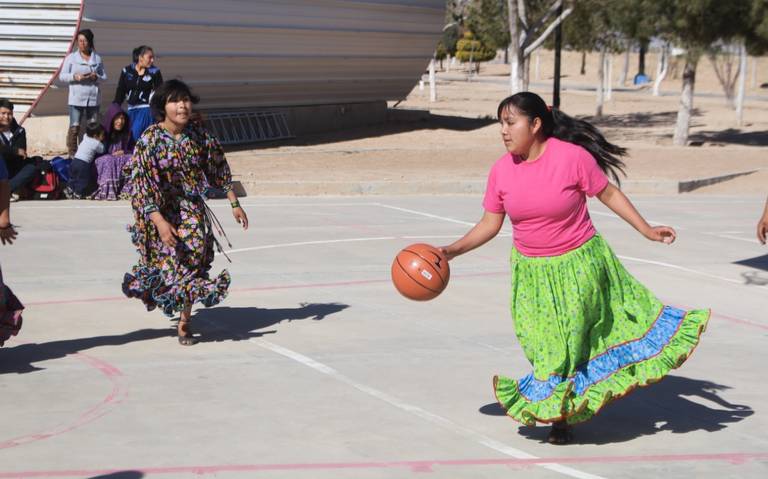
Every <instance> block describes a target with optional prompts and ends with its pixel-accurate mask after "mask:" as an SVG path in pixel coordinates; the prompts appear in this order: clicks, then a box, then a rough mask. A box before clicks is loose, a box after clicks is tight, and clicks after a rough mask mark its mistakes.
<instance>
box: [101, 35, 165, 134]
mask: <svg viewBox="0 0 768 479" xmlns="http://www.w3.org/2000/svg"><path fill="white" fill-rule="evenodd" d="M154 62H155V52H154V51H153V50H152V47H149V46H147V45H141V46H140V47H136V48H134V49H133V63H131V64H130V65H128V66H126V67H125V68H123V71H122V72H120V80H118V82H117V90H116V91H115V99H114V100H113V102H114V103H117V104H118V105H122V104H123V102H126V103H127V104H128V119H129V120H130V123H131V140H132V141H133V142H134V143H136V141H137V140H138V139H139V137H141V134H142V133H144V130H146V129H147V127H148V126H149V125H151V124H152V123H154V119H153V118H152V112H151V110H150V108H149V100H150V99H151V98H152V95H153V94H154V93H155V90H156V89H157V88H158V87H159V86H160V85H161V84H162V83H163V75H162V74H161V73H160V69H159V68H157V67H156V66H154Z"/></svg>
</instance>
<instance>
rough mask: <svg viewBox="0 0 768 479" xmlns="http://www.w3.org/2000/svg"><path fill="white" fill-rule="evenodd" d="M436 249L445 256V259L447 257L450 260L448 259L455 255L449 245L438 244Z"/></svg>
mask: <svg viewBox="0 0 768 479" xmlns="http://www.w3.org/2000/svg"><path fill="white" fill-rule="evenodd" d="M437 249H439V250H440V252H441V253H443V254H444V255H445V257H446V259H448V261H450V260H452V259H453V258H455V257H456V253H453V252H451V250H450V247H449V246H438V247H437Z"/></svg>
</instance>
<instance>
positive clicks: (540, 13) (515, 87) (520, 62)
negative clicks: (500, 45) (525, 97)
mask: <svg viewBox="0 0 768 479" xmlns="http://www.w3.org/2000/svg"><path fill="white" fill-rule="evenodd" d="M547 4H549V6H547ZM561 6H563V13H562V14H560V15H557V12H558V9H559V8H560V7H561ZM507 9H508V11H509V18H508V20H509V38H510V39H511V44H510V50H511V52H512V55H511V57H512V58H511V64H512V65H511V67H510V72H509V86H510V91H511V93H517V92H518V91H525V90H527V89H528V70H529V68H528V64H529V61H528V60H529V59H530V56H531V53H533V52H534V51H535V50H536V49H537V48H539V47H540V46H541V44H542V43H543V42H544V41H545V40H546V39H547V37H548V36H549V35H550V34H551V33H552V32H553V31H554V30H555V27H556V26H557V25H558V24H560V23H562V21H563V20H564V19H565V18H567V17H568V15H570V14H571V12H573V6H572V5H571V2H566V1H565V0H555V1H553V2H551V3H550V2H546V1H544V0H507ZM548 22H549V23H548Z"/></svg>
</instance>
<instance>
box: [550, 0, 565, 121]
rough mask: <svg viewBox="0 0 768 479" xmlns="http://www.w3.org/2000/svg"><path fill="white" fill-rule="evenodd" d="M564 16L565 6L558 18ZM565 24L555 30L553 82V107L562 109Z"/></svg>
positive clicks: (561, 7)
mask: <svg viewBox="0 0 768 479" xmlns="http://www.w3.org/2000/svg"><path fill="white" fill-rule="evenodd" d="M562 15H563V4H562V3H561V4H560V6H559V7H557V17H558V18H560V17H561V16H562ZM562 24H563V22H560V23H558V24H557V27H556V28H555V78H554V81H553V82H552V107H553V108H560V50H561V49H562V47H563V27H562Z"/></svg>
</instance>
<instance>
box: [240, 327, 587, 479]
mask: <svg viewBox="0 0 768 479" xmlns="http://www.w3.org/2000/svg"><path fill="white" fill-rule="evenodd" d="M248 341H249V342H252V343H254V344H256V345H258V346H260V347H262V348H264V349H267V350H269V351H271V352H273V353H276V354H279V355H281V356H284V357H286V358H289V359H292V360H294V361H296V362H298V363H300V364H302V365H304V366H307V367H308V368H311V369H314V370H315V371H318V372H320V373H322V374H325V375H327V376H330V377H331V378H333V379H335V380H336V381H339V382H341V383H344V384H347V385H348V386H351V387H353V388H354V389H357V390H358V391H361V392H363V393H365V394H367V395H369V396H372V397H374V398H376V399H379V400H381V401H383V402H385V403H387V404H389V405H391V406H394V407H396V408H397V409H400V410H402V411H405V412H407V413H409V414H412V415H414V416H417V417H419V418H421V419H424V420H426V421H428V422H430V423H432V424H435V425H438V426H440V427H442V428H443V429H447V430H449V431H451V432H453V433H455V434H457V435H459V436H462V437H464V438H465V439H469V440H471V441H473V442H476V443H478V444H480V445H483V446H485V447H488V448H490V449H493V450H495V451H497V452H500V453H502V454H504V455H507V456H510V457H513V458H515V459H540V458H538V457H536V456H534V455H532V454H529V453H527V452H525V451H521V450H520V449H516V448H514V447H512V446H509V445H507V444H504V443H502V442H500V441H497V440H495V439H492V438H490V437H488V436H485V435H484V434H480V433H478V432H476V431H473V430H472V429H469V428H466V427H464V426H461V425H459V424H456V423H455V422H453V421H451V420H450V419H447V418H444V417H442V416H439V415H437V414H434V413H431V412H429V411H427V410H425V409H422V408H420V407H418V406H414V405H412V404H408V403H406V402H404V401H401V400H400V399H398V398H396V397H394V396H391V395H389V394H387V393H385V392H382V391H379V390H378V389H375V388H372V387H370V386H367V385H365V384H363V383H360V382H357V381H355V380H354V379H352V378H350V377H348V376H345V375H343V374H341V373H340V372H338V371H337V370H335V369H334V368H332V367H330V366H328V365H326V364H323V363H321V362H318V361H315V360H314V359H312V358H310V357H308V356H305V355H303V354H301V353H298V352H296V351H293V350H291V349H288V348H285V347H283V346H279V345H277V344H275V343H272V342H270V341H267V340H265V339H261V338H250V339H249V340H248ZM537 465H539V466H541V467H543V468H545V469H549V470H551V471H553V472H557V473H560V474H563V475H566V476H570V477H575V478H579V479H600V477H601V476H596V475H593V474H588V473H586V472H582V471H579V470H576V469H573V468H570V467H567V466H563V465H561V464H555V463H543V464H537Z"/></svg>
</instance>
